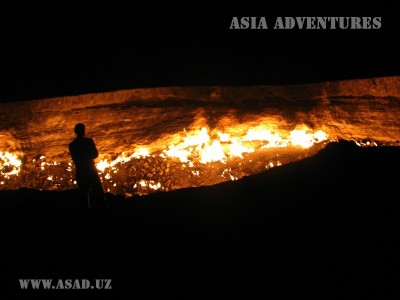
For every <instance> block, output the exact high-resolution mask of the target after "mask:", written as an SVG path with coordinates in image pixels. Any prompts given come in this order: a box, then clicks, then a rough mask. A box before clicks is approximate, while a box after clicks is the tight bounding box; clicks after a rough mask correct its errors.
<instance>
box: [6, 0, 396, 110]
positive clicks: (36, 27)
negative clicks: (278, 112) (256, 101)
mask: <svg viewBox="0 0 400 300" xmlns="http://www.w3.org/2000/svg"><path fill="white" fill-rule="evenodd" d="M347 2H349V1H347ZM273 3H277V2H273V1H272V2H269V4H264V5H263V6H259V7H251V8H250V7H247V6H246V5H245V4H243V5H242V6H240V5H236V6H235V7H233V6H229V5H226V6H225V7H224V6H218V7H217V6H215V4H214V5H211V4H206V3H203V2H201V3H200V2H196V3H195V4H191V5H188V6H177V5H172V4H168V5H164V6H163V7H161V6H157V5H155V4H154V5H148V7H147V8H142V7H140V6H138V5H136V4H135V3H133V2H132V6H125V7H123V6H113V7H110V4H108V5H96V6H93V7H90V8H83V7H79V6H72V5H71V4H62V5H58V6H49V7H38V6H32V7H23V8H21V7H14V8H7V9H5V8H3V9H2V10H1V12H0V14H1V21H0V22H1V24H0V25H1V26H0V34H1V50H0V51H1V52H0V54H1V56H0V69H1V70H0V79H1V93H0V100H1V101H2V102H8V101H16V100H28V99H37V98H43V97H51V96H64V95H74V94H82V93H89V92H101V91H112V90H118V89H129V88H139V87H153V86H171V85H174V86H176V85H257V84H292V83H306V82H320V81H327V80H340V79H351V78H367V77H374V76H388V75H400V63H399V58H398V56H399V55H400V51H399V50H400V49H399V46H398V44H399V43H398V41H397V39H399V36H400V35H399V33H400V22H399V20H398V18H399V16H398V11H399V10H398V9H397V8H396V7H394V5H393V4H390V5H384V4H382V3H381V1H380V2H377V3H372V4H367V3H365V2H364V3H362V2H361V4H354V2H352V4H350V3H346V4H345V5H342V6H339V5H337V4H334V5H333V4H331V5H327V4H325V3H321V4H320V7H315V6H311V5H310V6H307V7H305V6H304V4H302V5H303V6H301V5H297V7H293V6H291V5H290V4H288V3H284V4H281V5H279V6H278V5H273ZM302 3H303V2H302ZM233 16H238V17H242V16H258V17H261V16H265V17H267V20H269V21H271V20H272V21H273V20H275V19H276V17H278V16H282V17H284V16H293V17H296V16H380V17H382V28H381V29H379V30H295V29H294V30H286V31H285V30H273V29H272V26H271V25H272V24H273V22H272V24H268V25H269V26H270V29H268V30H229V26H230V24H231V20H232V17H233Z"/></svg>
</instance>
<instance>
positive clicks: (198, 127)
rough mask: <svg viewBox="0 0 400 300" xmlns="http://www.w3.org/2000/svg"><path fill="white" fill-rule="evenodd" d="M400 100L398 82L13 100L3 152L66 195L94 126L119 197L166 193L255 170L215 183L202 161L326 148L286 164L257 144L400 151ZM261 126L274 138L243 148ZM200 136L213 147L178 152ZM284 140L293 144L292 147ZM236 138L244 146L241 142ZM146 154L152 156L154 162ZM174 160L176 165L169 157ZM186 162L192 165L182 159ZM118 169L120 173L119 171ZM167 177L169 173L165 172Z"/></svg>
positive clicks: (4, 109) (5, 113) (0, 120)
mask: <svg viewBox="0 0 400 300" xmlns="http://www.w3.org/2000/svg"><path fill="white" fill-rule="evenodd" d="M399 99H400V77H386V78H373V79H363V80H348V81H337V82H327V83H318V84H307V85H293V86H243V87H165V88H149V89H135V90H123V91H116V92H108V93H98V94H87V95H79V96H68V97H59V98H51V99H41V100H34V101H27V102H15V103H6V104H0V112H1V115H0V116H1V117H0V137H1V141H0V146H1V148H0V151H2V152H9V153H13V154H15V155H18V157H20V158H21V159H22V161H23V169H25V171H26V172H25V173H26V174H31V173H32V172H42V173H43V174H42V173H38V178H35V180H36V181H35V184H33V187H35V186H36V187H38V186H40V187H43V188H46V189H47V188H48V187H47V182H49V184H48V186H50V185H51V187H52V188H54V182H53V181H52V180H46V179H47V178H49V176H52V177H51V178H52V179H53V180H55V179H56V178H57V180H58V181H57V184H59V187H60V188H70V187H73V174H72V167H71V166H70V165H68V163H70V162H71V161H70V157H69V153H68V147H67V145H68V143H69V142H70V141H71V140H72V139H73V138H74V133H73V128H74V125H75V124H76V123H78V122H81V123H84V124H86V126H87V135H88V136H90V137H92V138H93V139H94V141H95V142H96V145H97V147H98V150H99V152H100V157H99V159H98V160H97V162H102V164H100V166H101V167H102V168H103V171H104V170H106V168H108V171H109V172H108V173H107V172H106V173H107V174H108V175H107V174H103V175H104V176H106V175H107V177H108V178H103V180H109V181H110V182H107V186H109V187H107V188H110V190H111V189H114V190H115V189H117V188H118V186H124V185H125V187H123V188H122V187H121V189H123V191H125V192H126V193H131V192H132V188H133V186H134V184H136V185H137V186H142V187H144V186H146V187H147V188H150V189H153V190H159V189H161V187H165V186H164V184H163V183H165V184H166V182H167V181H169V182H170V184H169V187H165V188H166V189H169V188H171V189H174V188H180V187H185V186H187V185H188V182H194V183H193V185H202V184H212V183H217V182H219V181H221V180H230V179H232V178H238V177H241V176H244V175H249V172H250V173H251V172H252V171H243V168H242V169H241V170H242V171H240V172H238V174H234V173H232V172H231V173H229V174H228V173H227V172H226V171H224V170H226V169H229V168H231V167H232V166H231V165H229V166H222V165H221V166H220V167H216V166H214V169H215V168H216V169H217V170H218V172H224V176H222V175H221V174H213V175H212V176H214V177H218V180H214V181H210V180H205V179H204V178H205V177H206V175H204V174H203V173H204V172H205V171H207V172H211V173H212V171H211V168H209V169H207V168H204V167H201V168H200V169H198V168H197V169H196V163H197V164H201V163H207V162H212V161H216V160H218V161H222V160H224V159H225V158H226V157H228V158H229V157H230V156H232V161H231V163H233V161H234V162H235V163H239V161H240V159H247V160H245V161H247V163H248V160H252V159H256V158H257V157H258V161H257V162H259V163H260V164H261V163H264V166H263V167H264V169H265V168H268V166H269V165H270V164H272V165H274V166H275V165H277V164H278V163H279V164H281V163H285V162H288V161H292V160H295V159H299V158H300V157H302V156H307V155H312V154H313V153H315V151H316V150H318V149H319V148H318V149H317V148H315V149H314V150H312V151H311V150H310V151H309V152H302V154H301V153H300V150H298V149H297V150H296V151H294V150H293V151H292V152H291V153H292V154H293V153H296V155H295V156H294V157H291V155H292V154H289V153H286V161H285V159H284V158H283V161H280V160H276V161H269V160H268V159H267V157H272V156H273V155H275V154H277V153H278V152H271V151H270V152H269V154H268V155H267V154H265V155H267V156H263V157H262V158H260V157H259V156H257V155H259V153H261V152H259V151H258V152H257V151H256V153H253V152H254V149H253V148H251V147H255V146H256V147H257V149H265V150H264V152H263V153H266V151H267V150H268V149H267V148H274V147H275V146H278V145H280V146H282V145H283V144H284V143H286V144H285V145H287V143H289V144H290V142H292V143H293V146H296V144H295V143H294V141H298V142H297V143H298V145H299V146H301V145H309V146H311V145H312V144H313V143H314V141H317V140H318V138H317V137H316V135H317V134H319V136H323V137H324V138H322V139H321V140H325V139H328V140H336V139H339V138H342V139H346V140H356V141H359V142H360V143H363V142H364V143H366V141H370V143H378V144H390V145H399V136H400V126H399V125H400V118H399V116H400V106H399V104H400V103H399V102H400V100H399ZM260 126H261V127H263V126H264V127H265V128H264V129H263V130H264V133H263V134H264V136H265V135H269V138H270V140H268V143H264V144H262V143H261V142H259V143H258V144H252V145H250V146H251V147H250V148H248V147H249V144H245V143H244V142H245V141H246V139H247V137H249V136H251V135H253V136H257V135H260V134H261V133H260V131H258V132H254V130H255V129H256V128H260ZM299 126H300V127H299ZM202 128H204V129H202ZM204 130H205V132H204ZM249 130H253V131H249ZM294 130H296V131H294ZM196 131H197V132H200V133H201V132H202V131H203V134H207V136H206V135H204V136H203V137H202V138H206V139H207V138H209V139H210V140H209V141H206V142H205V143H204V144H201V145H200V146H199V144H193V145H192V148H193V149H192V148H190V147H189V146H188V147H180V146H179V145H182V141H183V140H185V139H189V138H190V136H191V135H192V133H193V132H196ZM318 132H319V133H318ZM306 134H309V135H308V138H307V136H305V135H306ZM285 136H286V137H288V138H291V140H288V138H286V140H285ZM310 136H311V138H309V137H310ZM229 139H230V140H229ZM234 139H236V141H239V142H237V143H234ZM271 139H273V140H274V142H272V140H271ZM304 139H305V141H304ZM227 141H229V142H227ZM208 142H209V143H208ZM187 143H189V142H187ZM207 143H208V144H207ZM274 143H276V144H274ZM279 143H280V144H279ZM282 143H283V144H282ZM254 145H255V146H254ZM271 145H272V146H271ZM185 146H186V145H185ZM179 147H180V148H179ZM196 147H197V150H199V151H200V150H201V151H203V152H199V153H198V154H196V155H198V156H199V157H198V158H197V160H196V159H195V158H192V159H187V158H188V157H189V155H191V154H192V155H193V157H194V154H193V153H194V152H195V151H196ZM199 147H200V148H201V149H200V148H199ZM224 147H225V148H224ZM246 149H247V150H246ZM140 151H145V152H146V151H147V152H146V153H147V156H146V155H144V153H145V152H140ZM168 151H169V152H168ZM185 151H186V152H185ZM187 151H191V154H190V153H187ZM224 151H225V152H224ZM260 151H261V150H260ZM280 151H281V152H279V153H281V154H282V155H284V152H282V151H283V150H280ZM123 152H124V153H125V154H122V153H123ZM217 152H218V153H217ZM149 153H150V154H151V155H150V154H149ZM173 153H174V154H173ZM235 153H237V154H238V155H236V156H235V155H233V154H235ZM257 153H258V154H257ZM214 154H215V155H214ZM135 155H136V156H135ZM155 155H156V156H155ZM163 155H164V157H163ZM174 155H175V156H174ZM213 155H214V156H213ZM243 155H245V156H246V157H244V158H243ZM251 155H253V156H251ZM263 155H264V154H263ZM271 155H272V156H271ZM42 156H44V158H42V159H40V157H42ZM172 156H174V157H176V158H175V160H171V159H170V158H169V157H172ZM289 156H290V157H291V158H290V159H289ZM184 157H186V161H185V162H184V161H183V160H182V159H180V158H184ZM131 160H135V164H134V166H130V167H129V168H127V170H125V171H124V172H122V170H121V166H122V165H123V164H125V163H129V161H131ZM267 160H268V161H267ZM139 161H140V163H139ZM245 161H244V162H245ZM54 162H57V163H58V165H54ZM183 162H184V163H187V164H188V165H187V166H186V165H185V164H183ZM107 163H108V164H107ZM167 163H168V164H169V167H166V164H167ZM189 163H192V165H189ZM193 164H195V165H193ZM146 165H147V167H146ZM182 165H183V166H184V167H182ZM112 166H115V167H116V169H115V170H112V169H111V167H112ZM126 166H128V165H126ZM154 167H155V169H154ZM173 167H174V168H173ZM38 168H39V169H40V170H37V169H38ZM181 168H187V171H186V170H185V171H183V169H182V170H180V171H179V172H180V173H177V169H181ZM50 169H51V171H50ZM67 169H69V170H67ZM153 169H154V170H153ZM261 169H262V168H261V165H260V166H258V167H252V170H253V171H254V172H259V171H260V170H261ZM166 170H168V171H166ZM54 172H56V173H58V174H54ZM161 172H163V175H159V174H160V173H161ZM211 173H210V174H211ZM166 174H168V175H166ZM171 174H176V175H175V176H174V175H171ZM187 174H191V175H190V176H191V178H190V181H188V180H183V182H181V181H182V178H180V179H179V180H178V178H177V177H179V176H183V175H184V176H186V175H187ZM201 174H203V176H202V175H201ZM139 175H140V176H141V178H140V176H139ZM150 175H151V176H150ZM158 176H162V178H163V183H160V182H159V181H157V177H158ZM207 176H208V177H210V176H209V175H207ZM22 177H23V176H21V178H22ZM42 177H43V178H44V179H43V180H41V179H40V178H42ZM111 177H115V178H114V180H112V179H113V178H111ZM21 178H19V179H13V180H14V181H7V182H5V184H4V185H2V186H1V187H2V188H3V187H5V188H7V187H9V188H15V187H17V186H19V185H21V182H22V185H23V186H24V185H27V184H29V183H30V182H32V180H33V179H30V178H29V176H28V175H25V177H23V179H21ZM60 178H63V180H62V181H63V182H61V181H60ZM110 178H111V179H110ZM117 178H118V180H117ZM130 178H134V179H135V180H130ZM199 178H203V180H200V179H199ZM221 178H222V179H221ZM103 182H104V181H103ZM67 183H68V184H67ZM190 184H191V183H190ZM119 191H120V190H119Z"/></svg>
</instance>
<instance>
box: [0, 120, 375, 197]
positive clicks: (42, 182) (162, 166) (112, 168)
mask: <svg viewBox="0 0 400 300" xmlns="http://www.w3.org/2000/svg"><path fill="white" fill-rule="evenodd" d="M95 140H96V139H95ZM166 140H167V141H168V143H167V145H165V141H166ZM328 141H329V137H328V135H327V134H326V133H325V132H324V131H323V130H315V131H314V130H311V129H310V128H308V127H307V126H305V125H302V126H297V127H296V128H295V129H294V130H291V131H285V130H273V129H269V128H268V127H267V126H265V125H259V126H254V127H247V128H246V129H243V126H237V127H232V128H228V129H226V130H225V131H224V132H222V131H219V130H209V129H208V128H207V127H200V128H197V129H193V130H190V131H188V132H186V131H185V130H183V131H182V132H180V133H177V134H175V135H171V136H169V137H168V138H167V139H165V138H164V139H163V140H162V141H155V142H154V143H152V144H150V145H144V146H140V147H138V148H136V149H134V151H131V152H129V151H125V152H122V153H120V154H119V155H114V157H110V158H103V159H101V160H98V161H97V164H96V166H97V169H98V171H99V175H100V177H101V180H102V182H103V186H104V188H105V190H106V191H107V192H111V193H119V194H125V195H126V196H132V195H145V194H148V193H151V192H154V191H158V190H159V191H170V190H174V189H179V188H185V187H196V186H201V185H212V184H217V183H220V182H223V181H228V180H237V179H239V178H241V177H243V176H248V175H251V174H256V173H259V172H261V171H263V170H266V169H269V168H272V167H275V166H280V165H282V164H286V163H288V162H291V161H295V160H299V159H302V158H304V157H307V156H311V155H314V154H315V153H316V152H318V151H319V150H320V149H322V148H323V147H324V146H325V144H326V142H328ZM359 145H360V146H371V145H373V144H372V143H370V144H361V143H359ZM375 145H376V144H375ZM0 172H1V173H0V180H1V181H0V184H1V188H2V189H14V188H20V187H32V188H39V189H45V190H65V189H70V188H74V187H76V186H75V184H76V182H75V181H74V167H73V164H72V163H71V162H69V163H67V162H54V161H53V162H47V161H46V157H44V156H38V157H35V158H34V159H32V160H30V161H27V160H26V158H25V157H19V156H18V155H16V154H13V153H10V152H0Z"/></svg>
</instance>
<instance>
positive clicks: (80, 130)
mask: <svg viewBox="0 0 400 300" xmlns="http://www.w3.org/2000/svg"><path fill="white" fill-rule="evenodd" d="M74 131H75V133H76V135H77V136H78V137H84V136H85V125H84V124H82V123H78V124H76V125H75V130H74Z"/></svg>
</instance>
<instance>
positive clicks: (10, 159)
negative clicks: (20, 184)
mask: <svg viewBox="0 0 400 300" xmlns="http://www.w3.org/2000/svg"><path fill="white" fill-rule="evenodd" d="M21 165H22V161H21V160H20V159H19V158H18V156H17V155H15V154H12V153H10V152H0V174H1V175H2V176H3V177H4V178H6V179H8V178H9V177H10V176H12V175H17V176H18V173H19V172H20V171H21Z"/></svg>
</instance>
